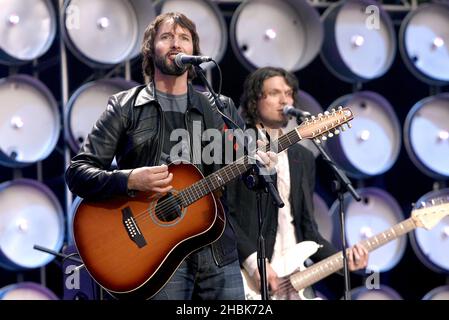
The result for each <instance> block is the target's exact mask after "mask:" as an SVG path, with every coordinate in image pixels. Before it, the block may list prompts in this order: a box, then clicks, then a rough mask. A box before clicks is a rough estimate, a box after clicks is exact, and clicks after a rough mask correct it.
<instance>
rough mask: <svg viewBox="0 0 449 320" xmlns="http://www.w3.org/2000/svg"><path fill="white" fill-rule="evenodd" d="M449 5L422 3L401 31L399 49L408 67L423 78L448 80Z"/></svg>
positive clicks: (436, 81)
mask: <svg viewBox="0 0 449 320" xmlns="http://www.w3.org/2000/svg"><path fill="white" fill-rule="evenodd" d="M447 30H449V4H448V3H444V2H439V3H428V4H423V5H420V6H419V7H418V8H417V9H416V10H412V11H410V12H409V13H408V15H407V16H406V17H405V19H404V20H403V21H402V23H401V28H400V30H399V49H400V52H401V56H402V59H403V60H404V62H405V65H406V66H407V67H408V68H409V70H410V71H411V72H412V73H413V74H414V75H415V76H416V77H417V78H418V79H420V80H422V81H424V82H426V83H429V84H433V85H444V84H447V83H448V82H449V33H448V32H447Z"/></svg>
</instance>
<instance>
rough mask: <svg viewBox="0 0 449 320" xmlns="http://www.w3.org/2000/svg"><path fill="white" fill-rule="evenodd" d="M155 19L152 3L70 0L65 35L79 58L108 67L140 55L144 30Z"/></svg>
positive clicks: (66, 13) (94, 65)
mask: <svg viewBox="0 0 449 320" xmlns="http://www.w3.org/2000/svg"><path fill="white" fill-rule="evenodd" d="M155 17H156V14H155V10H154V7H153V3H152V1H146V0H114V1H111V0H95V1H91V0H69V1H65V4H64V8H63V17H62V19H63V22H64V23H63V26H62V35H63V37H64V40H65V43H66V44H67V47H68V48H69V49H70V50H71V51H72V53H73V54H74V55H75V56H76V57H77V58H78V59H80V60H81V61H83V62H84V63H86V64H87V65H89V66H91V67H93V68H105V67H110V66H111V65H114V64H118V63H122V62H124V61H126V60H129V59H132V58H135V57H136V56H138V55H139V54H140V47H141V42H142V39H143V34H144V32H145V28H146V27H147V25H148V24H149V23H150V22H151V21H152V20H153V19H154V18H155Z"/></svg>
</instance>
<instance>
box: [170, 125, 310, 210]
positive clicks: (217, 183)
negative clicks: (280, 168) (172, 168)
mask: <svg viewBox="0 0 449 320" xmlns="http://www.w3.org/2000/svg"><path fill="white" fill-rule="evenodd" d="M298 128H299V127H297V128H296V129H294V130H292V131H290V132H289V133H286V134H284V135H282V136H281V137H280V138H279V139H277V140H274V141H272V142H271V143H270V144H267V145H266V146H265V150H266V151H271V146H276V145H277V150H274V149H275V148H273V151H276V152H278V153H279V152H282V151H283V150H285V149H287V148H288V147H290V146H291V145H293V144H295V143H297V142H298V141H300V140H301V139H302V138H301V135H300V134H299V130H298ZM256 151H257V150H256ZM254 154H255V152H254ZM254 163H255V162H254V158H253V157H252V158H250V157H248V156H244V157H241V158H239V159H238V160H236V161H235V162H233V163H231V164H229V165H227V166H225V167H223V168H221V169H219V170H217V171H215V172H214V173H213V174H211V175H209V176H207V177H206V178H204V179H202V180H200V181H198V182H196V183H194V184H192V185H191V186H189V187H188V188H185V189H183V190H182V191H181V192H180V193H179V195H178V196H179V197H180V199H181V201H182V205H183V206H188V205H190V204H192V203H193V202H195V201H197V200H198V199H201V198H202V197H204V196H205V195H207V194H209V193H211V192H212V191H214V190H217V189H218V188H221V187H222V186H224V185H225V184H227V183H228V182H230V181H232V180H234V179H235V178H237V177H239V176H240V175H242V174H243V173H245V172H246V171H247V170H248V169H249V168H250V167H251V165H252V164H254Z"/></svg>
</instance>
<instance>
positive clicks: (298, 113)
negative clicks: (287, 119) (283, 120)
mask: <svg viewBox="0 0 449 320" xmlns="http://www.w3.org/2000/svg"><path fill="white" fill-rule="evenodd" d="M282 113H283V114H285V115H286V116H287V115H290V116H294V117H299V118H305V117H308V116H310V112H307V111H304V110H301V109H297V108H295V107H293V106H285V107H284V109H283V110H282Z"/></svg>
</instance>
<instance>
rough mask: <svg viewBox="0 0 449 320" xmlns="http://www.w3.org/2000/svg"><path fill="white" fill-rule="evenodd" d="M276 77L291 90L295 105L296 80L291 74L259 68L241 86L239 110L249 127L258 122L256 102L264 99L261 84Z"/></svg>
mask: <svg viewBox="0 0 449 320" xmlns="http://www.w3.org/2000/svg"><path fill="white" fill-rule="evenodd" d="M276 76H280V77H283V78H284V79H285V82H287V84H288V86H289V87H291V88H292V89H293V101H294V104H296V102H297V99H298V97H297V92H298V80H297V79H296V77H295V76H294V75H293V74H292V73H290V72H288V71H286V70H284V69H282V68H275V67H263V68H259V69H257V70H256V71H254V72H253V73H251V74H250V75H249V76H248V77H247V78H246V80H245V83H244V84H243V94H242V97H241V98H240V108H241V113H242V116H243V117H244V118H245V120H246V122H247V123H249V124H250V125H252V126H255V125H256V123H257V122H258V121H259V113H258V111H257V101H258V100H259V99H261V98H263V97H264V93H263V92H262V90H263V82H264V81H265V80H267V79H269V78H272V77H276Z"/></svg>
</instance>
